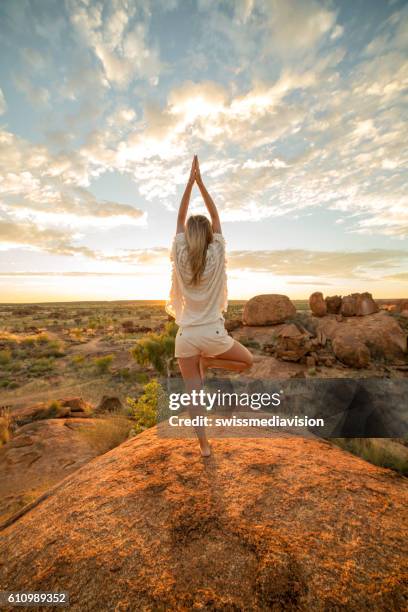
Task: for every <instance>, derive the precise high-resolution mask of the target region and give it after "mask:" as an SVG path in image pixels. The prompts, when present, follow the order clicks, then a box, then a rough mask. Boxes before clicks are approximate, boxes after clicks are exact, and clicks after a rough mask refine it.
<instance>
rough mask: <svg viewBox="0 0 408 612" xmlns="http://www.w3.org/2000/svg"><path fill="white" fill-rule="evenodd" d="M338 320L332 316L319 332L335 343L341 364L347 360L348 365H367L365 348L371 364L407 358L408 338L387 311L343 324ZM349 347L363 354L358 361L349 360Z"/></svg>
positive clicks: (320, 324)
mask: <svg viewBox="0 0 408 612" xmlns="http://www.w3.org/2000/svg"><path fill="white" fill-rule="evenodd" d="M336 316H337V315H328V316H327V317H324V318H323V319H319V331H320V332H323V333H324V334H325V335H326V337H327V338H328V339H330V340H331V341H332V346H333V351H334V353H335V355H336V357H338V359H340V360H341V361H344V359H346V361H344V363H346V364H347V365H351V362H355V363H359V364H364V363H367V352H366V351H365V350H364V349H363V348H361V345H362V344H364V345H365V346H366V348H367V349H368V352H369V360H370V359H373V360H379V361H384V362H388V363H393V362H394V361H397V360H401V359H403V358H404V357H405V356H406V352H407V334H406V333H405V332H404V331H403V330H402V328H401V326H400V325H399V323H398V321H396V320H395V319H394V317H393V316H391V315H390V314H388V313H387V312H386V311H383V310H381V311H379V312H377V313H373V314H371V315H367V316H364V317H346V318H345V319H344V320H343V321H338V320H337V319H336ZM335 340H338V341H337V342H335ZM347 347H354V348H355V349H356V350H357V351H358V353H359V355H358V357H356V358H355V359H354V358H353V357H350V356H347V355H349V351H348V348H347ZM352 367H363V365H359V366H352Z"/></svg>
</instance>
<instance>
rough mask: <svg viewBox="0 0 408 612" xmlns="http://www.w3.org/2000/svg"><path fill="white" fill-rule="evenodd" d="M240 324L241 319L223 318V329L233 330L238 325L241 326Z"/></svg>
mask: <svg viewBox="0 0 408 612" xmlns="http://www.w3.org/2000/svg"><path fill="white" fill-rule="evenodd" d="M241 325H242V321H241V319H225V323H224V326H225V329H226V330H227V331H228V332H230V331H234V329H238V328H239V327H241Z"/></svg>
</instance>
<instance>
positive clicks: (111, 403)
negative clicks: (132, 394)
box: [96, 395, 123, 412]
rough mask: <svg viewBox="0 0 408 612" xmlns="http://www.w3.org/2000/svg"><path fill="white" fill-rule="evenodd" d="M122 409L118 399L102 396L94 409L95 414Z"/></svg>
mask: <svg viewBox="0 0 408 612" xmlns="http://www.w3.org/2000/svg"><path fill="white" fill-rule="evenodd" d="M122 408H123V405H122V402H121V401H120V399H119V398H118V397H115V396H112V397H111V396H109V395H104V396H103V397H102V399H101V401H100V402H99V404H98V406H97V408H96V412H118V411H120V410H122Z"/></svg>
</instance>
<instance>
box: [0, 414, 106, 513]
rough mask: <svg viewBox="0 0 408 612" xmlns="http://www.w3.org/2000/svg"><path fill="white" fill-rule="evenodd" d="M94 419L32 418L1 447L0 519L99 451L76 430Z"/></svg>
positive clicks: (92, 423) (91, 425)
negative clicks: (33, 419) (35, 419)
mask: <svg viewBox="0 0 408 612" xmlns="http://www.w3.org/2000/svg"><path fill="white" fill-rule="evenodd" d="M94 422H95V420H94V419H89V418H86V419H84V418H69V419H63V418H58V419H47V420H38V421H34V422H32V423H28V424H27V425H24V426H22V427H20V428H19V429H18V430H17V432H16V433H15V435H14V436H13V437H12V438H11V440H10V441H9V442H8V443H7V444H5V445H3V446H2V447H0V491H1V499H0V518H1V519H4V518H5V517H7V516H9V515H10V514H11V513H12V512H13V509H14V510H15V509H16V508H18V507H20V506H21V505H24V503H26V502H27V501H28V500H30V499H31V498H32V497H34V498H35V497H37V496H38V495H40V493H42V492H43V491H45V490H47V489H49V488H50V487H51V486H52V485H54V484H55V483H56V482H58V481H59V480H61V479H62V478H65V476H67V475H68V474H70V473H71V472H73V471H75V470H77V469H78V468H79V467H80V466H82V465H83V464H84V463H86V462H87V461H89V460H90V459H92V458H93V457H95V456H96V455H97V454H98V452H97V451H96V450H95V449H94V448H92V447H91V445H90V444H89V442H87V440H86V438H84V437H83V436H82V435H80V433H79V432H78V428H79V427H93V426H94Z"/></svg>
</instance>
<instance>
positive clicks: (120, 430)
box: [79, 414, 132, 454]
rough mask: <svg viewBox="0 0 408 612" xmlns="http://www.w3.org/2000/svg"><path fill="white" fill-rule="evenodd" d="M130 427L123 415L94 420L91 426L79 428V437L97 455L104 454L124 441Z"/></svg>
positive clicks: (130, 424) (129, 422)
mask: <svg viewBox="0 0 408 612" xmlns="http://www.w3.org/2000/svg"><path fill="white" fill-rule="evenodd" d="M131 427H132V423H131V421H130V420H129V419H128V418H126V416H124V415H123V414H113V415H111V416H109V417H103V418H98V419H95V421H94V422H93V423H92V425H86V426H82V427H80V428H79V432H80V433H81V435H82V436H83V437H84V438H85V439H86V440H87V441H88V443H89V444H90V446H92V447H93V448H95V449H96V450H97V452H98V453H100V454H102V453H106V452H108V451H109V450H111V449H112V448H115V447H116V446H118V445H119V444H121V443H122V442H123V441H124V440H126V439H127V438H128V436H129V432H130V429H131Z"/></svg>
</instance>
